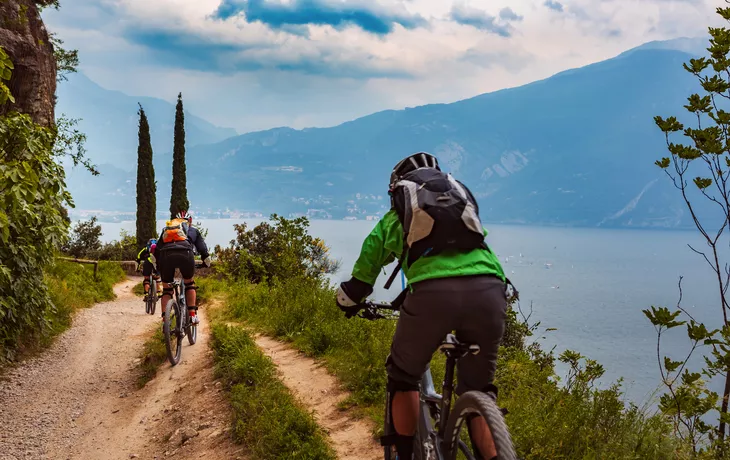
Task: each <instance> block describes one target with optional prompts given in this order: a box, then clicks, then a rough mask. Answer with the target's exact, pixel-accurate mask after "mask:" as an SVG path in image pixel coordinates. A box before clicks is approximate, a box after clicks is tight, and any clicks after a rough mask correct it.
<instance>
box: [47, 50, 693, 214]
mask: <svg viewBox="0 0 730 460" xmlns="http://www.w3.org/2000/svg"><path fill="white" fill-rule="evenodd" d="M702 48H703V42H702V41H698V40H674V41H669V42H652V43H648V44H646V45H643V46H640V47H638V48H634V49H632V50H629V51H627V52H625V53H622V54H621V55H619V56H617V57H615V58H612V59H609V60H606V61H602V62H599V63H596V64H592V65H589V66H586V67H582V68H579V69H572V70H568V71H565V72H562V73H559V74H557V75H554V76H552V77H550V78H547V79H545V80H541V81H537V82H534V83H531V84H528V85H524V86H521V87H517V88H511V89H505V90H501V91H495V92H491V93H487V94H482V95H478V96H476V97H473V98H470V99H466V100H462V101H458V102H454V103H450V104H431V105H425V106H420V107H415V108H407V109H404V110H386V111H382V112H378V113H375V114H372V115H369V116H365V117H362V118H359V119H356V120H353V121H350V122H347V123H343V124H341V125H339V126H335V127H331V128H309V129H302V130H294V129H291V128H276V129H271V130H266V131H260V132H254V133H248V134H243V135H239V136H233V137H229V138H227V139H224V140H221V141H219V142H214V143H210V144H203V143H198V145H193V144H194V142H192V136H190V135H189V138H188V139H189V143H188V153H187V155H188V156H187V163H188V171H189V173H188V174H189V176H188V178H189V181H188V182H189V183H188V190H189V196H190V200H191V203H192V205H193V210H196V209H197V210H198V211H199V212H205V213H214V212H216V211H219V210H225V209H236V210H243V211H254V212H262V213H264V214H268V213H273V212H277V213H279V214H284V215H286V214H290V213H291V214H306V215H309V216H311V217H326V218H345V217H350V218H366V217H367V216H377V215H379V214H382V213H383V212H384V211H385V210H387V208H388V197H387V181H388V177H389V173H390V170H391V169H392V167H393V165H394V164H395V163H396V162H397V161H398V160H400V159H401V158H402V157H404V156H406V155H408V154H410V153H412V152H416V151H421V150H423V151H428V152H431V153H434V154H436V155H437V156H438V158H439V160H440V161H441V163H442V165H444V166H445V169H447V170H449V171H450V172H452V173H453V174H454V175H455V176H457V177H458V178H459V179H460V180H462V181H463V182H465V183H466V184H467V185H468V186H469V187H470V189H471V190H472V191H473V192H474V194H475V195H476V197H477V199H478V201H479V203H480V210H481V214H482V219H484V220H485V221H488V222H501V223H525V224H547V225H581V226H621V227H666V228H675V227H683V226H687V225H689V221H688V216H687V215H686V214H687V213H686V212H685V209H684V204H683V203H682V202H681V201H680V200H681V197H680V196H679V195H678V194H677V192H676V190H674V189H673V188H672V186H671V184H670V182H669V181H668V180H667V179H666V178H665V177H664V175H663V173H662V172H661V171H660V170H659V169H658V168H657V167H656V166H655V165H654V164H653V163H654V161H655V160H656V159H658V158H660V157H661V156H664V155H665V151H666V148H665V144H664V138H663V135H662V133H661V132H660V131H659V129H658V128H657V127H656V126H655V125H654V122H653V116H654V115H662V116H669V115H677V116H680V118H681V116H682V112H686V111H684V109H683V108H682V105H684V104H685V103H686V98H687V96H688V95H689V94H691V93H692V92H695V91H697V90H698V85H697V82H696V80H695V79H694V77H693V76H692V75H690V74H689V73H687V72H686V71H685V70H683V68H682V64H683V63H684V62H686V61H688V60H689V59H690V58H691V57H695V56H696V55H698V54H700V53H701V50H702ZM62 88H63V85H62ZM59 92H60V91H59ZM113 94H115V95H120V94H121V93H113ZM117 97H119V98H121V96H117ZM129 99H131V100H135V101H136V100H138V99H140V98H129ZM60 101H61V98H60V97H59V103H60ZM67 103H68V104H73V105H75V104H76V98H69V100H68V102H67ZM148 104H149V103H148ZM96 105H97V107H98V108H99V109H102V110H103V108H104V107H105V103H104V102H103V101H101V100H99V101H97V104H96ZM145 108H146V107H145ZM99 109H97V110H99ZM166 110H169V111H170V114H172V113H174V112H172V111H171V109H166ZM118 111H119V112H122V109H118ZM81 112H83V111H82V110H81V109H78V110H77V111H76V113H79V114H80V116H84V115H83V114H82V113H81ZM126 116H128V117H131V118H132V121H134V122H135V123H136V121H135V120H136V115H135V110H134V107H131V108H130V109H129V110H128V112H127V113H126ZM168 120H169V122H171V121H172V115H170V116H169V117H168ZM192 120H200V119H196V118H195V117H192V116H190V117H188V118H187V123H188V125H187V126H186V130H187V131H188V133H191V132H192V129H191V127H192V123H193V121H192ZM198 123H199V126H200V128H198V129H199V130H200V132H203V133H213V134H215V135H224V133H225V132H226V131H225V130H224V129H220V128H215V129H212V128H211V127H210V126H211V125H209V124H206V123H204V122H198ZM99 124H100V123H99ZM135 126H136V125H135ZM203 127H206V129H203ZM88 129H89V130H91V129H92V127H89V128H88ZM93 129H100V128H97V126H96V125H95V126H93ZM156 129H160V130H162V129H164V128H163V127H158V128H156ZM170 129H171V126H170ZM88 132H89V138H90V139H91V138H92V137H91V131H88ZM94 134H95V135H96V133H95V132H94ZM153 137H154V136H153ZM101 139H102V137H101V136H100V142H101ZM169 139H172V135H171V134H170V135H169ZM127 141H128V143H129V142H131V143H132V144H133V145H134V146H135V148H136V144H135V143H136V128H135V131H134V135H132V137H131V141H129V140H127ZM102 143H103V142H102ZM89 147H90V148H89V151H90V153H91V156H92V159H94V160H96V161H99V162H101V161H100V160H98V159H97V157H96V155H97V152H96V149H97V148H100V149H103V146H99V147H97V146H95V145H94V146H93V147H94V148H92V145H91V144H90V146H89ZM159 151H160V150H156V152H159ZM163 151H164V149H163ZM168 152H169V149H168ZM106 160H107V159H106V158H105V161H106ZM169 161H170V156H169V154H167V155H156V162H155V163H156V172H157V179H158V190H159V193H158V203H159V204H158V209H166V207H167V203H168V202H169V181H170V176H169V171H168V170H170V169H171V166H170V164H169ZM117 166H120V165H117ZM190 171H194V176H195V179H194V180H192V178H191V177H190ZM76 174H77V173H73V174H72V179H74V180H73V181H72V180H71V179H70V182H72V183H73V184H74V185H73V187H72V192H73V193H74V194H75V197H76V199H77V201H78V204H79V207H90V205H91V204H93V205H95V207H99V208H103V209H111V208H115V209H120V210H121V209H124V210H133V209H134V174H133V173H126V172H124V171H121V170H119V169H110V170H109V171H108V172H107V174H106V177H105V178H104V179H103V180H101V181H99V180H95V179H91V178H89V177H88V176H86V177H85V179H84V180H81V181H78V180H77V178H76V177H75V176H76ZM80 183H82V185H83V189H79V184H80ZM92 184H93V185H92ZM222 197H225V198H222ZM103 206H106V207H103ZM91 207H94V206H91Z"/></svg>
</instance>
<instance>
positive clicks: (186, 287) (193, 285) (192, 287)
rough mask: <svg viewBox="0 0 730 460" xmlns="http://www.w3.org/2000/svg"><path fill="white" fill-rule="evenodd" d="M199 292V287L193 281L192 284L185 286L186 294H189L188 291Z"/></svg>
mask: <svg viewBox="0 0 730 460" xmlns="http://www.w3.org/2000/svg"><path fill="white" fill-rule="evenodd" d="M197 290H198V286H197V285H196V284H195V281H193V282H192V283H190V284H186V285H185V292H188V291H197Z"/></svg>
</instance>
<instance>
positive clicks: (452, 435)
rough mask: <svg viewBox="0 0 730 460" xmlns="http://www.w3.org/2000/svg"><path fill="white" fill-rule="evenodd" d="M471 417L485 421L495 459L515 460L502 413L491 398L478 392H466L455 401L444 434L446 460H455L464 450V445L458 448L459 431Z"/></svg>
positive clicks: (513, 449)
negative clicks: (495, 451)
mask: <svg viewBox="0 0 730 460" xmlns="http://www.w3.org/2000/svg"><path fill="white" fill-rule="evenodd" d="M472 415H478V416H481V417H483V418H484V420H486V422H487V425H488V426H489V430H490V431H491V432H492V438H493V439H494V444H495V447H496V448H497V458H498V459H499V460H516V459H517V454H516V453H515V448H514V446H513V445H512V437H511V436H510V434H509V431H508V430H507V424H506V423H505V422H504V416H503V415H502V412H501V411H500V410H499V407H497V403H496V402H495V401H494V399H493V398H492V397H491V396H489V395H487V394H486V393H482V392H480V391H468V392H466V393H464V394H463V395H461V397H459V399H457V400H456V404H454V409H453V410H452V411H451V414H450V416H449V422H448V423H447V424H446V432H445V433H444V436H445V437H446V439H444V442H445V443H446V449H447V452H446V458H447V459H448V460H456V459H457V458H458V454H459V451H460V450H462V451H463V450H464V447H465V446H464V444H462V445H461V446H459V441H460V437H461V431H462V429H463V428H465V423H464V422H465V421H466V419H467V417H469V416H472ZM460 447H461V449H460Z"/></svg>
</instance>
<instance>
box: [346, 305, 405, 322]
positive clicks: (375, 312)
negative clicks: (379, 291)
mask: <svg viewBox="0 0 730 460" xmlns="http://www.w3.org/2000/svg"><path fill="white" fill-rule="evenodd" d="M380 310H386V311H389V312H395V311H398V308H397V307H394V306H393V305H391V304H389V303H386V302H372V301H369V300H366V301H365V302H363V303H362V304H361V305H360V311H358V312H357V315H356V316H357V317H359V318H363V319H367V320H370V321H374V320H376V319H392V318H394V316H395V315H393V314H387V315H384V314H382V313H381V312H380Z"/></svg>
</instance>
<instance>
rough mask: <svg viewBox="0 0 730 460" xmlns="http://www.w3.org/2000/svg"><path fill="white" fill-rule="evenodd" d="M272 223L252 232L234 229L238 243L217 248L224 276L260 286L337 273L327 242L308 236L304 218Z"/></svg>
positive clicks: (274, 218)
mask: <svg viewBox="0 0 730 460" xmlns="http://www.w3.org/2000/svg"><path fill="white" fill-rule="evenodd" d="M271 221H272V223H269V222H263V223H261V224H259V225H257V226H256V227H254V228H253V229H250V230H249V229H248V227H247V225H246V224H245V223H243V224H240V225H239V224H236V225H234V228H235V230H236V239H234V240H232V241H231V243H230V245H229V247H228V248H225V249H223V248H221V247H220V246H216V247H215V253H216V255H217V256H218V259H219V261H220V264H221V267H222V268H221V272H222V273H225V274H226V275H227V276H230V277H232V278H234V279H247V280H250V281H252V282H255V283H258V282H261V281H266V280H274V279H288V278H294V277H301V276H306V277H310V278H321V277H322V275H324V274H327V273H333V272H335V271H336V270H337V263H336V262H334V261H332V260H331V259H330V258H329V256H328V253H329V249H328V248H327V246H325V244H324V242H323V241H322V240H320V239H319V238H313V237H312V236H310V235H309V233H308V231H307V229H308V227H309V221H308V220H307V219H306V218H305V217H300V218H297V219H293V220H289V219H285V218H283V217H280V216H277V215H276V214H274V215H272V216H271Z"/></svg>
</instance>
